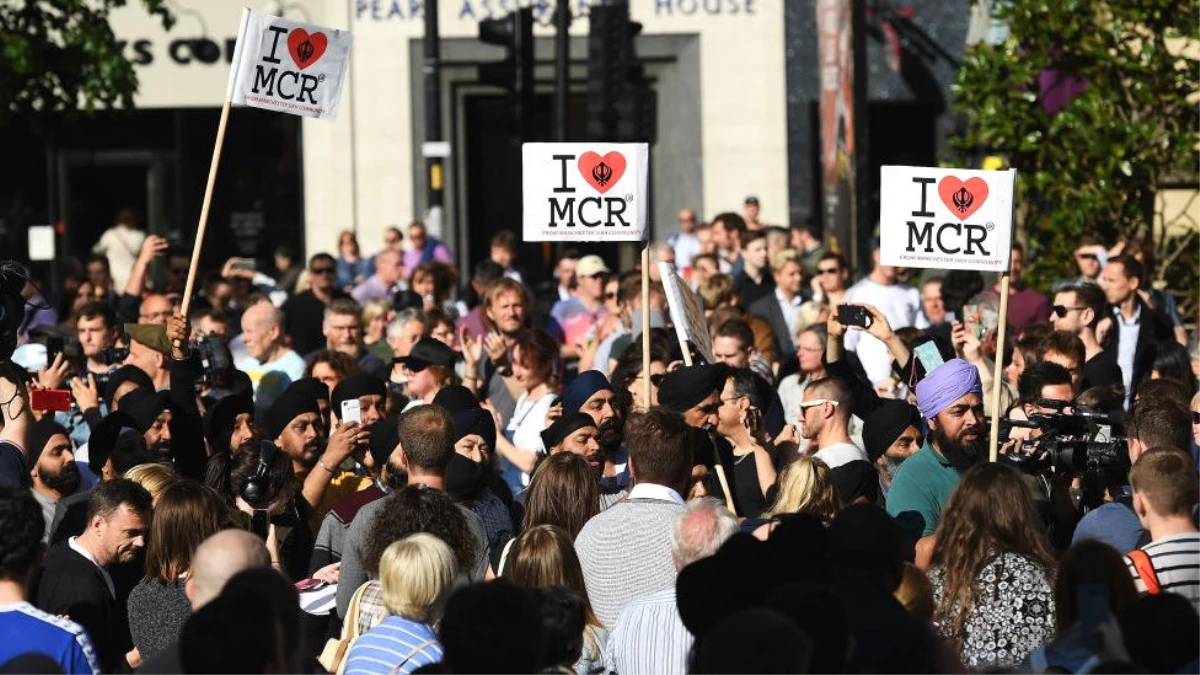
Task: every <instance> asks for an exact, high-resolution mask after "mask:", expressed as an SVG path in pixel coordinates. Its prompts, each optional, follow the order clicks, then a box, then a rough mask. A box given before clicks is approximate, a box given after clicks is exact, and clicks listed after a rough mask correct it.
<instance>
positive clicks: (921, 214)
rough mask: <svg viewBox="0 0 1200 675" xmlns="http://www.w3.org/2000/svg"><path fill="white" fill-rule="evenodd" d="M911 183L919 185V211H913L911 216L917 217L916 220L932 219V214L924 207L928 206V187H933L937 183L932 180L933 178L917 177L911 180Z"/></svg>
mask: <svg viewBox="0 0 1200 675" xmlns="http://www.w3.org/2000/svg"><path fill="white" fill-rule="evenodd" d="M912 181H913V182H914V183H919V184H920V185H921V210H920V211H913V212H912V214H913V216H914V217H917V218H932V217H933V212H932V211H930V210H928V209H927V208H926V206H927V204H928V201H927V200H928V197H929V186H930V185H933V184H934V183H935V182H937V181H936V180H934V179H933V178H919V177H917V178H913V179H912Z"/></svg>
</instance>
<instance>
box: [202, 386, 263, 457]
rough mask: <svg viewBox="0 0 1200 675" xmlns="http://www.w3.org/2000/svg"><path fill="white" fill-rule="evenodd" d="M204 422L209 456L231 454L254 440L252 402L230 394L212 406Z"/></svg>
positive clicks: (238, 395)
mask: <svg viewBox="0 0 1200 675" xmlns="http://www.w3.org/2000/svg"><path fill="white" fill-rule="evenodd" d="M205 422H206V423H205V434H204V437H205V439H206V440H207V441H208V448H209V454H210V455H215V454H218V453H228V452H231V451H232V450H233V449H235V448H240V447H241V446H242V444H243V443H246V442H248V441H250V440H252V439H253V438H254V401H252V400H250V397H249V396H245V395H243V394H230V395H229V396H226V397H225V398H223V399H221V400H220V401H218V402H217V404H216V405H215V406H213V408H212V410H210V411H209V413H208V419H207V420H206V421H205Z"/></svg>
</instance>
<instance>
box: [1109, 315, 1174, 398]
mask: <svg viewBox="0 0 1200 675" xmlns="http://www.w3.org/2000/svg"><path fill="white" fill-rule="evenodd" d="M1137 303H1138V306H1139V307H1140V308H1141V310H1142V313H1141V316H1140V318H1139V319H1138V322H1139V327H1138V335H1137V348H1136V351H1135V352H1134V355H1133V377H1132V379H1131V380H1130V381H1131V382H1132V383H1133V391H1134V392H1137V388H1138V385H1139V384H1140V383H1141V381H1142V380H1143V379H1145V378H1146V376H1148V375H1149V374H1150V370H1151V368H1152V367H1153V365H1154V357H1155V353H1156V352H1157V347H1158V343H1160V342H1167V341H1170V340H1174V339H1175V328H1174V326H1173V325H1172V324H1171V320H1170V319H1168V318H1167V317H1166V316H1163V314H1162V312H1159V311H1158V310H1156V309H1154V308H1152V307H1150V306H1149V305H1147V304H1146V303H1144V302H1142V299H1141V298H1138V299H1137ZM1111 311H1112V314H1110V316H1111V317H1112V321H1113V325H1112V328H1110V329H1109V330H1108V333H1106V334H1105V335H1104V341H1103V343H1102V346H1103V347H1104V351H1105V352H1106V353H1108V354H1110V355H1112V358H1113V360H1115V361H1116V362H1117V363H1118V364H1119V363H1120V354H1121V328H1120V326H1119V325H1118V324H1119V322H1120V321H1121V318H1120V316H1119V314H1118V313H1119V312H1120V309H1118V308H1117V307H1112V308H1111ZM1127 393H1130V392H1127Z"/></svg>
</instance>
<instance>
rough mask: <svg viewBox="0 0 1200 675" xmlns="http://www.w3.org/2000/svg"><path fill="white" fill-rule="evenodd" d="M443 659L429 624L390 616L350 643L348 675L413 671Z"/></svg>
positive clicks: (377, 674)
mask: <svg viewBox="0 0 1200 675" xmlns="http://www.w3.org/2000/svg"><path fill="white" fill-rule="evenodd" d="M422 645H423V646H422ZM406 659H407V660H406ZM441 660H442V645H441V643H439V642H438V641H437V635H436V634H434V632H433V629H432V628H430V627H429V625H428V624H424V623H420V622H418V621H410V620H409V619H405V618H402V617H399V616H389V617H387V618H386V619H384V620H383V622H382V623H380V624H379V625H378V626H376V627H374V628H372V629H371V630H369V631H367V632H366V633H363V634H362V635H361V636H359V638H358V639H357V640H355V641H354V644H353V645H351V646H350V653H349V655H348V656H347V658H346V675H390V674H391V673H411V672H412V671H414V670H416V669H417V668H420V667H421V666H427V665H429V664H431V663H438V662H440V661H441ZM397 665H399V669H397V667H396V666H397Z"/></svg>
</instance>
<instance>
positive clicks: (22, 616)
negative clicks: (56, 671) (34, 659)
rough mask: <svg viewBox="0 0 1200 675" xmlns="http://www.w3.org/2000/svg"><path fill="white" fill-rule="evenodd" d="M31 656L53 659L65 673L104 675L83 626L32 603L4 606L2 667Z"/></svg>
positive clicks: (0, 647)
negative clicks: (10, 660)
mask: <svg viewBox="0 0 1200 675" xmlns="http://www.w3.org/2000/svg"><path fill="white" fill-rule="evenodd" d="M30 652H35V653H38V654H44V655H46V656H48V657H50V658H51V659H53V660H54V661H55V662H56V663H58V665H59V666H60V667H61V668H62V669H63V672H64V673H68V674H74V673H84V674H86V675H91V674H92V673H99V672H100V661H99V660H98V659H97V657H96V650H95V649H94V648H93V647H92V641H91V640H90V639H89V638H88V634H87V632H86V631H85V630H84V629H83V626H80V625H79V624H77V623H75V622H74V621H71V620H70V619H64V618H62V617H58V616H54V615H53V614H47V613H46V612H43V611H42V610H40V609H37V608H35V607H34V606H33V605H31V604H29V603H28V602H18V603H14V604H4V605H0V663H4V662H6V661H8V660H9V659H12V658H13V657H16V656H19V655H21V654H28V653H30Z"/></svg>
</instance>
